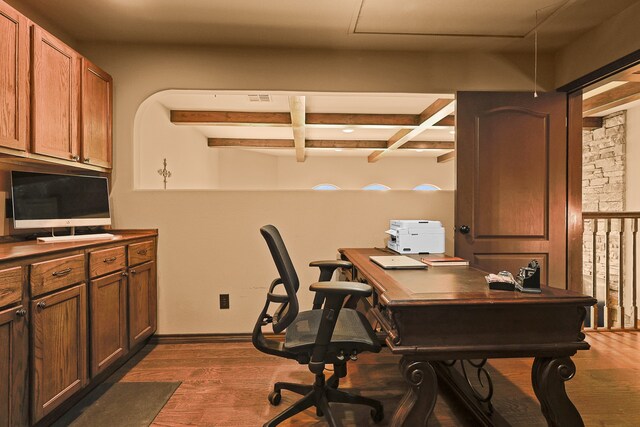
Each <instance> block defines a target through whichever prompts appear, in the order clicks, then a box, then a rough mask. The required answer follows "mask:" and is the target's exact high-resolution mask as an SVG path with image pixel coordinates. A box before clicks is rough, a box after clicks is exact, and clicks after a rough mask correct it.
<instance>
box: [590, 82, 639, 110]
mask: <svg viewBox="0 0 640 427" xmlns="http://www.w3.org/2000/svg"><path fill="white" fill-rule="evenodd" d="M638 99H640V83H637V82H628V83H625V84H623V85H620V86H616V87H614V88H612V89H609V90H608V91H606V92H602V93H599V94H597V95H594V96H592V97H591V98H587V99H585V100H584V102H583V103H582V115H583V117H586V116H592V115H594V114H597V113H599V112H601V111H605V110H608V109H610V108H614V107H618V106H620V105H623V104H627V103H629V102H632V101H636V100H638Z"/></svg>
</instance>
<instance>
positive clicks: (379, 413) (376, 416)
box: [371, 408, 384, 424]
mask: <svg viewBox="0 0 640 427" xmlns="http://www.w3.org/2000/svg"><path fill="white" fill-rule="evenodd" d="M371 419H372V420H373V422H374V423H376V424H378V423H379V422H380V421H382V420H383V419H384V411H383V410H382V408H380V409H372V410H371Z"/></svg>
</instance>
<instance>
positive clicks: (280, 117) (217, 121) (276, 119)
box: [171, 110, 291, 126]
mask: <svg viewBox="0 0 640 427" xmlns="http://www.w3.org/2000/svg"><path fill="white" fill-rule="evenodd" d="M171 123H173V124H176V125H250V126H255V125H268V126H291V114H290V113H269V112H261V113H253V112H244V111H185V110H171Z"/></svg>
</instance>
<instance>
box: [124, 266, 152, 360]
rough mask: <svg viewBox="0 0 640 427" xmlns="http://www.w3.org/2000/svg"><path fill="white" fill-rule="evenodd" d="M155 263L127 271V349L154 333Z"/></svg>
mask: <svg viewBox="0 0 640 427" xmlns="http://www.w3.org/2000/svg"><path fill="white" fill-rule="evenodd" d="M156 300H157V296H156V263H155V262H153V261H151V262H147V263H145V264H141V265H139V266H136V267H133V268H131V269H130V270H129V348H133V347H134V346H135V345H136V344H138V343H140V342H142V341H143V340H144V339H145V338H147V337H149V336H150V335H151V334H153V333H154V332H155V331H156V322H157V307H156Z"/></svg>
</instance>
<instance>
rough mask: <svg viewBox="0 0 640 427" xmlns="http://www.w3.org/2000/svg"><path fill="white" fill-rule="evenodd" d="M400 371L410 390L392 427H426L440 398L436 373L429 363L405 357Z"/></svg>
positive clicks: (394, 416) (403, 399)
mask: <svg viewBox="0 0 640 427" xmlns="http://www.w3.org/2000/svg"><path fill="white" fill-rule="evenodd" d="M400 371H401V372H402V376H403V377H404V378H405V380H406V381H407V383H409V389H408V390H407V393H406V394H405V395H404V397H403V398H402V400H401V401H400V405H399V406H398V409H397V410H396V413H395V414H394V415H393V419H392V420H391V426H392V427H400V426H412V427H413V426H415V427H418V426H426V425H427V420H428V419H429V416H430V415H431V413H432V412H433V408H434V406H435V405H436V398H437V397H438V380H437V378H436V372H435V371H434V370H433V367H432V366H431V364H430V363H429V362H426V361H414V360H410V359H409V358H407V356H403V357H402V359H401V360H400Z"/></svg>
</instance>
